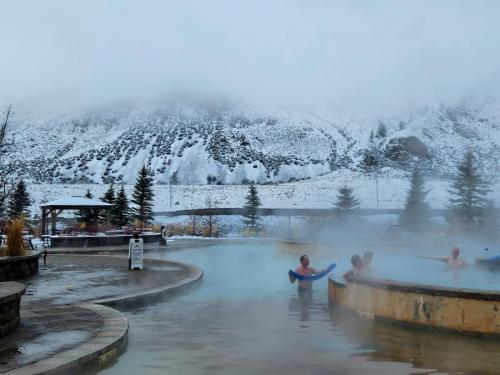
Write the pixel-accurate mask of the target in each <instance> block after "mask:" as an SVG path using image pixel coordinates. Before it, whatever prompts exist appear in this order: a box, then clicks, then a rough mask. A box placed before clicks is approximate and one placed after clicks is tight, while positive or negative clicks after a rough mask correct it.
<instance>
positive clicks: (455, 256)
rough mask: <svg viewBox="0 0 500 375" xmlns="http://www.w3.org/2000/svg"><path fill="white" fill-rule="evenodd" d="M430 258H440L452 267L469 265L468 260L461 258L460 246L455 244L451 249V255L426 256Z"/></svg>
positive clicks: (439, 259)
mask: <svg viewBox="0 0 500 375" xmlns="http://www.w3.org/2000/svg"><path fill="white" fill-rule="evenodd" d="M424 258H428V259H433V260H438V261H440V262H444V263H446V264H447V265H448V266H450V267H452V268H465V267H467V262H466V261H465V260H463V259H462V258H460V248H459V247H457V246H455V247H453V249H451V257H424Z"/></svg>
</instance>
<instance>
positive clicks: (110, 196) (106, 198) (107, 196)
mask: <svg viewBox="0 0 500 375" xmlns="http://www.w3.org/2000/svg"><path fill="white" fill-rule="evenodd" d="M100 199H101V201H102V202H104V203H109V204H114V202H115V187H114V186H113V184H111V185H109V188H108V190H106V192H105V193H104V195H103V196H102V197H101V198H100ZM113 209H114V207H111V216H112V215H113ZM99 221H101V222H102V223H105V222H106V210H100V211H99Z"/></svg>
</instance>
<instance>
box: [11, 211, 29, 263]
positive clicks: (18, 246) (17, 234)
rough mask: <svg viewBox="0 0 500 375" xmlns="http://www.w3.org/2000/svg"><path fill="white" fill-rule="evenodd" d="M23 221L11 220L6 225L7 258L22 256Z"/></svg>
mask: <svg viewBox="0 0 500 375" xmlns="http://www.w3.org/2000/svg"><path fill="white" fill-rule="evenodd" d="M23 229H24V219H22V218H20V219H15V220H11V221H10V222H9V223H8V224H7V256H11V257H16V256H22V255H24V251H25V249H24V244H23Z"/></svg>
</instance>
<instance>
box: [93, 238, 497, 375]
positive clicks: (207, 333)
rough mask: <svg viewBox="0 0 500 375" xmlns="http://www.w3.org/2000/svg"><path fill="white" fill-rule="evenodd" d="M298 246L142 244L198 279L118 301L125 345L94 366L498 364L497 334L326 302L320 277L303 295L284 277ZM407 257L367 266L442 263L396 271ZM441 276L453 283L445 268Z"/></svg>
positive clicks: (315, 257) (266, 369) (235, 370)
mask: <svg viewBox="0 0 500 375" xmlns="http://www.w3.org/2000/svg"><path fill="white" fill-rule="evenodd" d="M337 254H338V252H337ZM299 255H300V254H299V253H297V252H293V253H290V252H286V251H283V250H280V249H279V248H278V247H277V246H276V245H275V244H274V243H258V242H252V243H245V244H227V245H215V246H207V247H199V248H194V249H185V250H180V251H165V250H159V251H158V252H155V253H153V254H151V253H149V254H148V256H154V257H157V258H165V259H170V260H176V261H182V262H187V263H190V264H194V265H197V266H200V267H202V268H203V270H204V272H205V274H204V277H203V280H202V281H201V282H200V283H198V284H197V285H195V286H193V287H190V288H187V289H184V290H182V291H180V292H176V293H174V294H172V295H169V296H167V297H166V298H164V299H163V300H162V301H160V302H158V303H155V304H151V305H147V306H142V307H129V308H127V309H126V310H122V311H124V313H125V314H126V315H127V316H128V318H129V321H130V332H129V344H128V347H127V350H126V352H125V353H124V354H123V355H122V356H121V357H119V359H118V360H117V362H116V363H114V364H113V365H111V366H110V367H108V368H106V369H103V370H101V371H100V372H99V373H100V374H134V375H136V374H166V373H169V374H183V375H184V374H200V375H201V374H279V373H281V372H283V373H287V375H288V374H361V373H365V374H414V373H481V374H487V373H491V374H494V373H498V369H499V368H500V358H499V357H500V356H499V355H498V353H499V352H500V340H499V341H497V340H485V339H479V338H473V337H463V336H460V335H446V334H439V333H432V332H419V331H415V330H412V329H403V328H399V327H396V326H391V325H388V324H381V323H373V322H370V321H363V320H359V319H357V318H354V317H353V316H352V315H350V314H343V313H340V312H339V311H337V310H335V309H332V310H330V309H329V308H328V300H327V279H326V278H325V279H322V280H320V281H318V282H316V283H315V285H314V291H313V293H312V295H306V296H304V295H300V294H299V293H298V291H297V288H296V286H295V285H291V284H290V282H289V281H288V278H287V271H288V269H289V268H291V267H296V266H297V264H298V256H299ZM309 255H310V258H311V264H312V265H313V266H315V267H318V268H321V267H323V266H325V267H326V266H327V265H328V264H329V263H330V262H331V261H338V263H339V269H338V270H337V274H338V275H339V274H341V273H342V272H343V271H345V269H346V268H347V260H346V259H348V254H347V253H346V254H342V255H341V257H342V258H343V259H338V258H339V257H340V256H339V255H337V259H335V257H334V256H333V255H332V254H329V253H328V252H327V251H326V252H325V251H323V252H321V253H320V252H317V253H315V252H309ZM407 257H408V255H402V254H397V255H394V254H393V255H389V256H387V259H386V256H379V257H378V258H377V256H376V257H375V264H374V268H375V269H377V267H378V268H379V271H381V273H382V274H384V273H385V272H387V273H388V274H391V269H393V270H394V272H393V273H392V274H396V276H398V277H399V276H400V277H403V278H405V277H406V278H407V279H410V280H411V279H412V278H414V277H416V276H418V275H419V274H420V275H421V274H422V272H424V271H425V272H427V271H428V269H425V266H427V267H431V268H433V267H436V270H438V271H442V270H443V269H442V266H441V265H440V264H435V263H433V262H430V263H429V262H428V261H423V260H422V262H423V263H417V264H418V266H414V267H413V268H412V269H411V270H407V271H406V272H403V271H402V270H401V265H402V263H401V261H402V260H403V259H406V258H407ZM410 259H412V258H410ZM377 262H378V264H377ZM387 262H388V263H387ZM419 262H420V261H419ZM382 264H383V265H384V267H381V266H382ZM410 264H412V263H410ZM421 265H424V266H421ZM422 267H424V268H422ZM439 267H441V268H439ZM432 273H433V272H431V274H432ZM439 275H440V276H439V277H438V279H439V278H441V280H442V281H447V282H449V283H453V282H454V281H453V275H451V274H446V273H444V275H445V276H443V273H442V272H439ZM446 275H448V276H446ZM488 277H490V278H492V277H493V276H491V275H490V276H488ZM493 279H494V280H495V282H497V277H493ZM490 281H491V280H490Z"/></svg>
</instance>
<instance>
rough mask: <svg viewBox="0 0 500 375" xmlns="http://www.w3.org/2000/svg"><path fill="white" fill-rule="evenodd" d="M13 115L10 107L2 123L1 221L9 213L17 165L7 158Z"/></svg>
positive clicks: (0, 128) (0, 164) (0, 124)
mask: <svg viewBox="0 0 500 375" xmlns="http://www.w3.org/2000/svg"><path fill="white" fill-rule="evenodd" d="M12 114H13V112H12V105H9V106H8V107H7V109H6V110H5V112H4V118H3V121H2V122H1V123H0V221H2V219H5V216H6V213H7V209H6V206H7V201H8V198H9V194H10V191H11V189H12V178H11V175H12V172H14V170H15V164H14V163H13V162H12V161H10V160H8V158H7V153H8V151H9V145H8V144H7V127H8V125H9V120H10V118H11V117H12Z"/></svg>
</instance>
